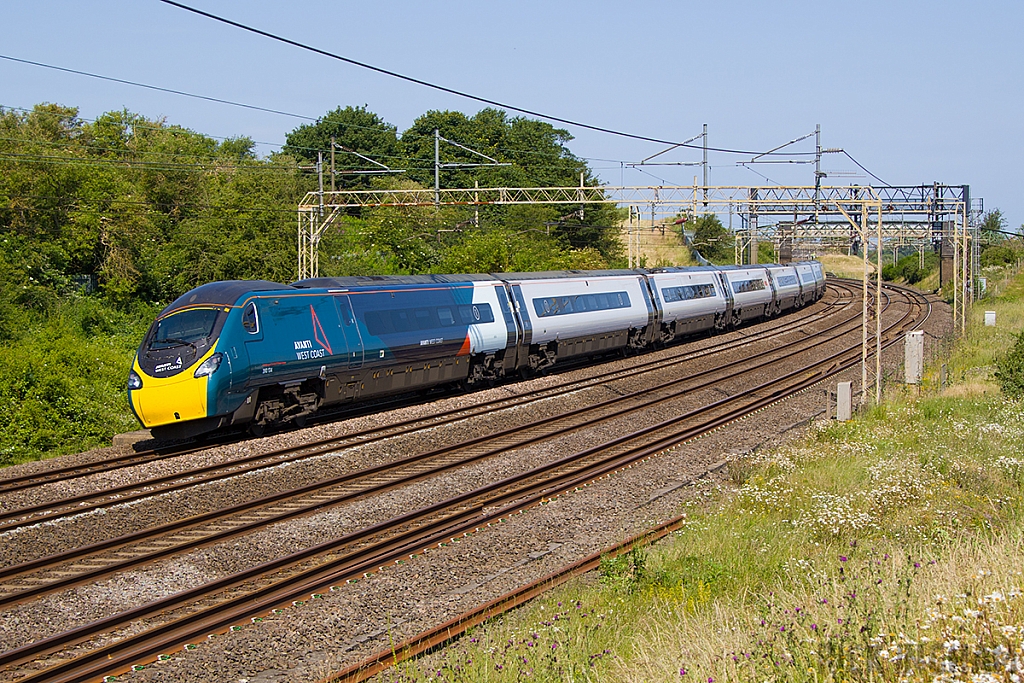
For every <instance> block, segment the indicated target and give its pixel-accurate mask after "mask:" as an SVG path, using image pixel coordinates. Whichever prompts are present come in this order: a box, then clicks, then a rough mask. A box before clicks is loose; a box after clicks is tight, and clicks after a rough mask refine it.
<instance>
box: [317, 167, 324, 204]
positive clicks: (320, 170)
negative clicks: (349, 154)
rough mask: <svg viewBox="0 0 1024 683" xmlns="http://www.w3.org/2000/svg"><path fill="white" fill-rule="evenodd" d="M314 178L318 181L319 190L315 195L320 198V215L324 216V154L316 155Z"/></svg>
mask: <svg viewBox="0 0 1024 683" xmlns="http://www.w3.org/2000/svg"><path fill="white" fill-rule="evenodd" d="M316 176H317V178H318V179H319V181H320V189H319V191H318V192H317V195H318V196H319V197H320V215H321V216H323V215H324V153H323V152H317V153H316Z"/></svg>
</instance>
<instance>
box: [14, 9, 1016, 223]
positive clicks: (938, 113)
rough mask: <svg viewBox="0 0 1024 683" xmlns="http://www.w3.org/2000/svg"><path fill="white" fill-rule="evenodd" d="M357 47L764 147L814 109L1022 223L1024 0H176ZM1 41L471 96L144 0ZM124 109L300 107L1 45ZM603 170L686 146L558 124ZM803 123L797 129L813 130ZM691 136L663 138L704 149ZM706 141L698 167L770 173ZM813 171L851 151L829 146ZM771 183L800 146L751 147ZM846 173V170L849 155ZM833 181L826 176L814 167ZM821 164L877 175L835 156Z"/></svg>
mask: <svg viewBox="0 0 1024 683" xmlns="http://www.w3.org/2000/svg"><path fill="white" fill-rule="evenodd" d="M186 4H190V5H192V6H194V7H198V8H200V9H203V10H206V11H209V12H211V13H215V14H219V15H222V16H226V17H228V18H231V19H234V20H236V21H239V22H241V23H245V24H249V25H252V26H255V27H258V28H261V29H264V30H267V31H270V32H273V33H277V34H280V35H283V36H286V37H288V38H291V39H294V40H297V41H300V42H304V43H308V44H311V45H314V46H317V47H320V48H323V49H325V50H328V51H331V52H335V53H338V54H341V55H344V56H346V57H350V58H352V59H356V60H359V61H363V62H368V63H370V64H373V65H376V66H379V67H382V68H386V69H389V70H393V71H397V72H401V73H404V74H407V75H410V76H413V77H416V78H419V79H422V80H426V81H431V82H434V83H438V84H441V85H445V86H448V87H450V88H454V89H458V90H463V91H468V92H471V93H473V94H476V95H479V96H481V97H486V98H488V99H493V100H498V101H502V102H507V103H509V104H513V105H516V106H519V107H523V108H526V109H531V110H535V111H540V112H544V113H547V114H552V115H554V116H558V117H562V118H566V119H572V120H577V121H583V122H586V123H590V124H593V125H598V126H602V127H607V128H614V129H617V130H623V131H628V132H631V133H636V134H640V135H645V136H650V137H655V138H662V139H668V140H680V141H681V140H684V139H686V138H689V137H692V136H694V135H696V134H698V133H700V130H701V125H702V124H704V123H707V124H708V131H709V141H710V145H711V146H716V147H728V148H739V149H750V150H767V149H769V148H772V147H775V146H777V145H780V144H782V143H784V142H787V141H789V140H791V139H793V138H796V137H799V136H801V135H803V134H805V133H808V132H811V131H813V130H814V126H815V124H819V123H820V124H821V127H822V145H823V146H825V147H842V148H844V149H846V150H847V151H848V152H850V153H851V154H852V155H853V156H854V157H855V158H856V159H857V160H858V161H859V162H861V164H863V165H864V166H866V167H867V168H868V169H869V170H870V171H871V172H872V173H874V174H875V175H877V176H879V177H881V178H882V179H883V180H885V181H886V182H888V183H891V184H894V185H918V184H922V183H931V182H933V181H938V182H942V183H947V184H954V185H960V184H969V185H970V186H971V193H972V196H974V197H983V198H984V200H985V208H986V209H993V208H1000V209H1002V211H1003V213H1004V215H1005V217H1006V218H1007V220H1008V224H1009V227H1010V228H1011V229H1015V228H1016V227H1017V226H1019V225H1021V223H1024V195H1022V193H1021V191H1020V190H1021V187H1020V186H1021V183H1020V181H1019V173H1020V163H1021V158H1022V152H1024V125H1022V120H1024V88H1022V85H1024V83H1022V68H1024V40H1022V37H1021V32H1022V30H1024V3H1020V2H1010V1H1008V0H1007V1H1002V2H996V1H990V0H977V1H976V2H974V3H963V2H946V1H932V2H900V1H898V0H888V1H885V2H881V1H875V0H864V1H863V2H857V3H838V2H821V1H820V0H819V1H817V2H811V1H807V2H804V1H799V2H763V0H762V1H742V2H728V1H722V2H700V3H695V2H682V1H676V2H669V1H668V0H665V1H663V2H649V1H646V0H638V1H634V2H606V1H603V0H591V1H589V2H582V1H581V2H558V1H557V0H556V1H552V0H547V1H545V2H537V1H535V0H527V1H519V2H487V1H486V0H477V1H476V2H466V1H463V0H456V1H448V2H423V1H422V0H421V1H418V2H412V1H407V0H397V1H392V2H358V3H357V2H345V3H341V2H323V1H320V2H310V1H308V0H291V1H290V2H269V1H258V0H251V1H248V2H238V1H236V2H230V1H228V0H191V1H189V0H186ZM0 54H3V55H7V56H10V57H16V58H21V59H28V60H33V61H39V62H45V63H48V64H54V65H58V66H63V67H68V68H73V69H79V70H83V71H89V72H93V73H98V74H103V75H106V76H112V77H116V78H121V79H126V80H132V81H139V82H143V83H148V84H152V85H157V86H161V87H165V88H172V89H177V90H184V91H188V92H192V93H197V94H202V95H207V96H211V97H217V98H222V99H227V100H234V101H237V102H244V103H247V104H253V105H257V106H261V107H267V108H272V109H280V110H284V111H288V112H294V113H297V114H303V115H306V116H310V117H317V116H320V115H322V114H324V113H325V112H327V111H329V110H331V109H334V108H335V107H337V106H345V105H366V106H367V107H368V108H369V109H370V110H371V111H373V112H375V113H377V114H378V115H380V116H381V117H382V118H384V119H385V120H386V121H388V122H390V123H392V124H394V125H396V126H397V127H398V129H399V131H401V130H404V129H405V128H407V127H408V126H409V125H410V124H411V123H412V121H413V120H414V119H415V118H416V117H417V116H418V115H420V114H422V113H424V112H426V111H427V110H430V109H452V110H460V111H464V112H466V113H468V114H472V113H475V112H476V111H478V110H479V109H480V108H482V107H483V106H484V105H481V104H479V103H476V102H473V101H470V100H466V99H462V98H459V97H456V96H453V95H449V94H445V93H441V92H437V91H434V90H430V89H427V88H424V87H422V86H418V85H413V84H410V83H406V82H402V81H399V80H396V79H394V78H390V77H388V76H384V75H381V74H377V73H373V72H370V71H366V70H363V69H360V68H358V67H355V66H351V65H348V64H343V63H341V62H338V61H335V60H332V59H329V58H326V57H322V56H317V55H314V54H311V53H309V52H305V51H303V50H300V49H298V48H294V47H290V46H287V45H283V44H280V43H277V42H273V41H271V40H268V39H266V38H262V37H259V36H256V35H252V34H250V33H246V32H243V31H241V30H239V29H236V28H232V27H229V26H225V25H223V24H220V23H217V22H214V21H211V20H209V19H205V18H202V17H199V16H196V15H194V14H191V13H188V12H185V11H183V10H181V9H177V8H174V7H172V6H169V5H166V4H163V3H161V2H158V0H102V1H100V0H32V1H31V2H28V1H21V2H18V1H16V0H4V2H2V3H0ZM40 102H57V103H60V104H65V105H71V106H77V107H79V110H80V114H81V116H83V117H85V118H93V117H95V116H96V115H98V114H100V113H102V112H104V111H110V110H116V109H122V108H127V109H129V110H131V111H133V112H136V113H138V114H142V115H144V116H147V117H151V118H153V117H160V116H163V117H166V118H167V120H168V121H169V122H170V123H174V124H178V125H182V126H186V127H188V128H191V129H193V130H196V131H198V132H201V133H205V134H208V135H213V136H224V137H226V136H238V135H246V136H249V137H251V138H253V139H255V140H257V141H259V142H261V143H267V144H264V145H262V146H261V147H260V149H261V151H263V152H268V151H270V150H272V149H273V148H274V145H280V144H281V143H283V141H284V136H285V135H286V134H287V133H288V132H289V131H291V130H292V129H293V128H295V127H296V126H298V125H300V124H301V123H303V121H302V120H300V119H295V118H289V117H287V116H280V115H274V114H267V113H261V112H255V111H251V110H247V109H240V108H237V107H231V106H227V105H222V104H214V103H209V102H201V101H198V100H194V99H190V98H186V97H181V96H176V95H170V94H163V93H156V92H152V91H148V90H143V89H140V88H134V87H130V86H127V85H119V84H115V83H109V82H104V81H98V80H95V79H91V78H87V77H83V76H75V75H70V74H65V73H59V72H55V71H51V70H47V69H42V68H39V67H35V66H28V65H24V64H17V63H12V62H9V61H6V60H0V105H3V106H7V107H31V106H32V105H34V104H37V103H40ZM569 130H570V132H571V133H572V134H573V135H574V136H575V140H574V141H573V142H572V143H570V148H571V149H572V151H573V152H574V153H575V154H577V155H578V156H581V157H584V158H586V159H588V160H589V161H590V165H591V167H592V168H594V169H596V170H597V172H598V173H599V174H600V176H601V177H602V178H603V179H604V180H605V181H606V182H608V183H609V184H614V185H617V184H619V183H620V182H622V183H625V184H627V185H649V184H665V183H672V184H676V183H678V184H690V183H692V181H693V176H694V175H695V174H698V173H700V169H699V167H696V168H693V167H659V168H655V169H651V170H652V172H653V173H654V174H655V175H656V176H657V177H653V176H650V175H646V174H644V173H641V172H639V171H633V170H629V169H625V170H622V162H626V163H628V162H631V161H638V160H640V159H643V158H644V157H647V156H649V155H651V154H653V153H654V152H656V151H659V150H660V149H661V148H662V147H661V146H659V145H656V144H652V143H644V142H638V141H633V140H627V139H622V138H616V137H613V136H610V135H605V134H600V133H595V132H591V131H587V130H581V129H574V128H571V127H569ZM813 145H814V142H813V138H812V139H810V140H807V141H805V142H803V143H800V145H798V146H795V147H794V149H796V150H798V151H813V149H814V146H813ZM699 156H700V154H699V152H697V151H688V152H686V151H677V152H673V153H672V154H670V155H665V156H664V157H662V158H664V159H665V160H667V161H699ZM743 159H744V157H738V156H733V155H725V154H714V153H713V154H711V156H710V161H711V166H712V171H711V177H710V183H711V184H713V185H732V184H743V185H748V184H759V183H765V182H767V181H766V180H765V179H764V178H762V177H760V176H758V175H756V174H755V173H754V172H753V171H751V170H748V169H745V168H742V167H737V166H736V162H737V161H740V160H743ZM823 168H824V170H826V171H838V172H852V171H857V169H856V167H855V166H854V165H853V164H852V163H851V162H850V161H849V160H847V159H845V158H843V157H839V156H830V157H826V159H825V161H824V163H823ZM755 170H756V171H757V172H758V173H761V174H762V175H763V176H766V177H767V178H769V179H771V180H772V181H775V182H779V183H783V184H812V183H813V166H799V165H792V166H780V165H765V166H759V167H755ZM858 173H859V171H858ZM826 182H830V181H829V180H826ZM831 182H834V183H836V184H849V183H858V184H870V183H872V182H873V181H872V179H871V178H870V177H867V176H864V175H863V174H861V175H860V177H848V176H847V177H838V176H835V177H833V178H832V179H831Z"/></svg>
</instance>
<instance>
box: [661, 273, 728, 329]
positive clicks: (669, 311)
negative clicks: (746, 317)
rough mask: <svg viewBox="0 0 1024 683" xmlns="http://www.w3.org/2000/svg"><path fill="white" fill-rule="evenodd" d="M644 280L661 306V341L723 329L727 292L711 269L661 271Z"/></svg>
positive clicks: (725, 318)
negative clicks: (649, 283) (651, 286)
mask: <svg viewBox="0 0 1024 683" xmlns="http://www.w3.org/2000/svg"><path fill="white" fill-rule="evenodd" d="M648 279H649V280H650V282H651V284H652V285H653V288H654V293H655V296H656V298H657V300H658V302H659V303H660V305H661V341H662V342H664V343H668V342H671V341H672V340H674V339H676V338H677V337H682V336H685V335H688V334H696V333H698V332H704V331H707V330H711V329H715V328H718V329H721V328H723V327H724V326H725V323H726V321H727V315H728V313H729V311H730V310H731V308H732V301H731V298H730V297H729V291H728V290H727V288H726V287H725V286H724V284H723V281H722V277H721V275H720V273H719V271H718V270H716V269H714V268H664V269H659V270H657V271H654V272H652V273H651V274H650V275H649V276H648Z"/></svg>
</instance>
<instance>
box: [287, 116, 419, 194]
mask: <svg viewBox="0 0 1024 683" xmlns="http://www.w3.org/2000/svg"><path fill="white" fill-rule="evenodd" d="M331 138H334V141H335V143H336V144H337V145H340V147H342V148H347V149H348V150H351V151H353V152H358V153H359V154H362V155H363V156H366V157H369V158H370V159H373V160H374V161H376V162H378V163H380V164H384V165H385V166H388V167H390V168H393V169H403V168H406V167H407V165H408V164H407V162H408V160H407V159H405V158H403V157H402V154H401V147H400V145H399V142H398V129H397V128H395V126H393V125H391V124H390V123H387V122H386V121H384V120H383V119H382V118H380V117H379V116H377V115H376V114H374V113H373V112H371V111H368V110H367V109H366V106H365V105H364V106H362V107H352V106H348V107H344V108H342V107H338V108H337V109H335V110H334V111H330V112H328V113H327V114H325V115H323V116H322V117H320V118H319V119H317V122H316V123H313V124H307V125H303V126H299V127H298V128H296V129H295V130H293V131H292V132H291V133H289V134H288V135H287V136H285V143H286V144H285V146H284V149H283V150H282V151H283V152H284V153H285V154H288V155H290V156H292V157H294V158H296V159H298V160H299V161H300V162H301V163H306V164H314V163H316V161H317V153H318V152H322V153H323V155H324V164H325V171H324V173H325V175H324V178H325V185H327V186H328V187H329V186H330V178H329V176H328V175H327V169H328V168H329V165H328V164H329V160H330V156H331ZM334 167H335V171H336V176H335V185H336V187H338V188H339V189H354V188H365V187H369V185H370V179H371V177H372V176H370V175H365V174H355V173H353V172H354V171H365V170H377V167H376V166H374V165H373V164H370V163H368V162H367V161H365V160H363V159H360V158H359V157H358V156H357V155H356V154H352V153H350V152H346V151H344V149H340V148H335V162H334Z"/></svg>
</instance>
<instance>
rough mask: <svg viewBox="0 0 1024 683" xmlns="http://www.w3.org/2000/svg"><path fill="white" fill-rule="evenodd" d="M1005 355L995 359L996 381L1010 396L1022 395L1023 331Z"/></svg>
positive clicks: (1023, 379) (1023, 383) (1023, 374)
mask: <svg viewBox="0 0 1024 683" xmlns="http://www.w3.org/2000/svg"><path fill="white" fill-rule="evenodd" d="M1016 337H1017V341H1016V342H1015V343H1014V345H1013V346H1012V347H1011V348H1010V350H1009V351H1008V352H1007V353H1006V355H1005V356H1003V357H1002V358H1000V359H999V360H998V361H996V373H995V377H996V381H997V382H999V388H1000V389H1002V390H1003V393H1004V394H1006V395H1007V396H1009V397H1010V398H1022V397H1024V332H1021V333H1020V334H1018V335H1016Z"/></svg>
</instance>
